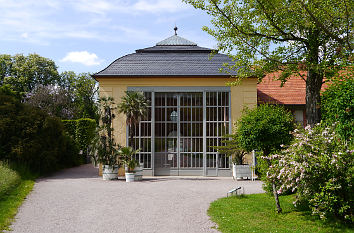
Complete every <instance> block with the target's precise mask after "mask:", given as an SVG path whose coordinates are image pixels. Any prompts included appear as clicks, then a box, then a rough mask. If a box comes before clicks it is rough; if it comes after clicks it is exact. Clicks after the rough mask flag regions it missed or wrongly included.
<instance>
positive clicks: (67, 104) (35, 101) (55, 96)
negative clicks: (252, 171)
mask: <svg viewBox="0 0 354 233" xmlns="http://www.w3.org/2000/svg"><path fill="white" fill-rule="evenodd" d="M24 102H25V103H26V104H28V105H30V106H32V107H37V108H40V109H42V110H43V111H45V112H46V113H48V114H49V115H50V116H56V117H59V118H61V119H73V118H75V116H76V115H77V109H76V106H75V103H74V96H73V93H72V92H69V91H68V90H66V89H64V88H61V87H54V86H41V85H40V86H38V87H37V88H36V89H35V90H34V91H33V92H31V93H28V94H27V95H26V97H25V98H24Z"/></svg>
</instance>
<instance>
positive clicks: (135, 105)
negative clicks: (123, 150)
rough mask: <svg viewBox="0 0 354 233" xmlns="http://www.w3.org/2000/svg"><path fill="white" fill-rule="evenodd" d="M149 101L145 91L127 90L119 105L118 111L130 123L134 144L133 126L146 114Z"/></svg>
mask: <svg viewBox="0 0 354 233" xmlns="http://www.w3.org/2000/svg"><path fill="white" fill-rule="evenodd" d="M148 106H149V103H148V101H147V100H146V98H145V96H144V93H142V92H136V91H126V92H125V95H124V96H123V97H122V99H121V102H120V103H119V105H118V112H119V113H123V114H124V115H125V116H126V121H127V125H129V134H130V143H131V146H132V147H134V148H135V147H136V145H133V130H132V129H133V127H134V126H135V125H136V124H137V123H139V121H140V120H141V119H142V118H143V117H144V116H145V115H146V113H147V111H148Z"/></svg>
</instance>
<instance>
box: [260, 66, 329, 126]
mask: <svg viewBox="0 0 354 233" xmlns="http://www.w3.org/2000/svg"><path fill="white" fill-rule="evenodd" d="M302 74H303V75H304V77H305V78H306V75H305V74H306V73H302ZM278 75H279V73H272V74H268V75H266V76H265V77H264V78H263V80H262V82H261V83H259V84H258V85H257V104H264V103H268V104H280V105H284V107H285V108H287V109H289V110H290V111H291V112H292V113H293V115H294V118H295V121H296V122H297V123H299V124H301V125H302V126H306V124H307V121H306V108H305V106H306V82H305V80H303V79H302V78H301V77H300V76H291V77H290V78H289V79H288V80H287V81H286V82H285V83H284V86H281V81H279V80H276V78H277V76H278ZM326 86H327V85H326V83H324V84H323V85H322V91H324V89H325V88H326Z"/></svg>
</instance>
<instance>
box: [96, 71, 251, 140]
mask: <svg viewBox="0 0 354 233" xmlns="http://www.w3.org/2000/svg"><path fill="white" fill-rule="evenodd" d="M97 81H99V86H100V96H101V97H103V96H112V97H113V98H114V100H115V102H116V103H119V100H120V98H121V97H122V96H123V95H124V92H125V91H126V90H127V87H128V86H135V87H136V86H139V87H142V86H154V87H158V86H166V87H173V86H178V87H182V86H192V87H193V86H195V87H199V86H225V83H227V82H229V81H230V78H204V77H203V78H182V77H176V78H172V77H165V78H148V77H141V78H136V77H134V78H97ZM256 104H257V79H255V78H248V79H245V80H243V82H242V83H241V84H240V85H237V86H233V87H231V119H232V123H235V122H236V121H237V119H238V118H239V117H240V116H241V111H242V108H243V106H248V107H253V106H256ZM113 127H114V129H115V133H114V134H115V135H114V136H115V139H116V142H117V143H119V144H121V145H126V123H125V116H124V115H118V114H117V116H116V118H115V119H114V121H113Z"/></svg>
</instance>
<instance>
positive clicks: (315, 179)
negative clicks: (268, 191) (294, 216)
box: [265, 124, 354, 222]
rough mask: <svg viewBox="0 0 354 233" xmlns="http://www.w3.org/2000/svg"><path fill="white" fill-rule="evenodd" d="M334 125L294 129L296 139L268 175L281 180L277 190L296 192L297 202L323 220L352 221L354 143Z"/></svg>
mask: <svg viewBox="0 0 354 233" xmlns="http://www.w3.org/2000/svg"><path fill="white" fill-rule="evenodd" d="M334 128H335V125H332V126H331V127H326V128H324V127H322V126H321V125H320V124H317V125H316V126H315V127H313V128H311V127H310V126H307V127H306V128H305V130H303V131H300V130H295V131H294V133H293V135H294V141H293V143H292V144H291V145H290V146H289V147H288V148H284V149H283V150H282V151H281V152H280V153H279V154H274V155H270V156H268V157H265V159H268V160H270V161H271V162H272V165H271V166H270V168H269V170H268V173H267V178H268V179H269V180H271V181H274V180H276V181H277V182H279V184H280V186H278V190H277V192H278V193H283V192H285V191H289V190H290V191H292V192H295V191H296V201H295V202H294V204H295V205H296V204H300V203H302V204H307V205H309V207H310V208H311V210H312V213H313V214H316V215H319V216H320V217H321V218H322V219H325V218H327V217H329V216H335V217H338V218H341V219H345V220H346V221H349V222H353V212H352V211H353V209H352V208H353V205H352V203H353V194H354V189H353V174H354V168H353V164H354V163H353V152H354V150H353V143H350V142H347V141H343V140H341V139H340V137H339V136H338V135H337V134H336V132H335V131H334Z"/></svg>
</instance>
